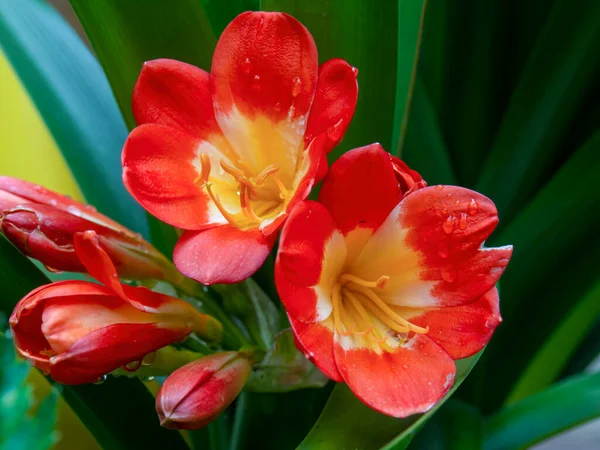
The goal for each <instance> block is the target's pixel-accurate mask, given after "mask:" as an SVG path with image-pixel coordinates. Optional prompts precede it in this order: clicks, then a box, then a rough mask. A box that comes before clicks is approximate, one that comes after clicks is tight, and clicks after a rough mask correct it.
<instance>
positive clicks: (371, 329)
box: [343, 289, 387, 344]
mask: <svg viewBox="0 0 600 450" xmlns="http://www.w3.org/2000/svg"><path fill="white" fill-rule="evenodd" d="M343 292H344V295H345V296H346V297H347V298H348V299H349V300H350V302H351V304H352V306H353V307H354V309H355V310H356V311H357V312H358V316H357V317H356V319H358V320H357V321H359V322H361V326H367V327H368V328H367V329H366V330H365V331H364V334H365V336H366V337H367V338H368V339H369V341H371V342H373V343H375V344H382V343H383V342H385V341H386V340H387V336H383V337H381V333H379V330H377V328H376V327H375V324H374V323H373V321H372V320H371V318H370V317H369V313H368V312H367V311H366V310H365V308H364V307H363V305H362V303H361V302H360V300H359V299H358V298H357V297H356V296H355V295H354V294H353V293H352V292H350V291H348V290H347V289H344V291H343ZM369 324H370V325H369ZM369 333H371V334H372V335H373V337H374V338H375V340H373V338H372V337H371V336H370V335H369ZM377 334H379V336H380V337H381V339H380V340H377Z"/></svg>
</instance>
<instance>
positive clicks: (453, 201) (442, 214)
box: [352, 186, 512, 308]
mask: <svg viewBox="0 0 600 450" xmlns="http://www.w3.org/2000/svg"><path fill="white" fill-rule="evenodd" d="M497 223H498V215H497V211H496V207H495V206H494V204H493V202H492V201H491V200H489V199H488V198H486V197H484V196H483V195H481V194H479V193H477V192H474V191H470V190H468V189H464V188H459V187H454V186H445V187H442V186H437V187H426V188H423V189H419V190H417V191H415V192H413V193H411V194H410V195H408V196H406V197H405V198H404V199H403V200H402V202H401V203H400V204H399V205H398V206H397V207H396V208H395V209H394V210H393V211H392V212H391V213H390V215H389V216H388V218H387V219H386V221H385V222H384V223H383V224H382V225H381V227H379V229H378V230H377V232H376V233H375V234H374V235H373V236H372V237H371V238H370V239H369V241H368V243H367V244H366V245H365V247H364V249H363V250H362V252H361V254H360V255H359V256H358V258H357V259H356V261H355V262H354V265H353V269H352V270H353V273H354V274H356V275H358V276H360V277H362V278H363V279H377V278H379V277H380V276H382V275H387V276H389V277H390V280H389V283H388V284H387V286H386V287H385V289H382V290H381V292H380V295H381V296H382V297H385V298H387V300H388V301H390V302H392V303H395V304H397V305H399V306H410V307H417V308H428V307H439V306H457V305H462V304H466V303H470V302H473V301H475V300H477V299H478V298H479V297H481V296H482V295H484V294H485V293H486V292H488V291H489V290H490V289H492V288H493V287H494V285H495V284H496V282H497V281H498V279H499V278H500V275H501V274H502V272H503V271H504V269H505V267H506V265H507V264H508V261H509V258H510V255H511V253H512V247H510V246H507V247H499V248H482V244H483V242H484V240H485V239H486V238H487V237H488V236H489V235H490V233H491V232H492V230H493V229H494V228H495V226H496V224H497Z"/></svg>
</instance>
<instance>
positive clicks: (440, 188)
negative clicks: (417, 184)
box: [435, 184, 444, 191]
mask: <svg viewBox="0 0 600 450" xmlns="http://www.w3.org/2000/svg"><path fill="white" fill-rule="evenodd" d="M435 188H436V189H437V190H438V191H442V190H443V189H444V186H443V185H441V184H438V185H437V186H436V187H435Z"/></svg>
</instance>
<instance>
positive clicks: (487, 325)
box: [485, 320, 492, 328]
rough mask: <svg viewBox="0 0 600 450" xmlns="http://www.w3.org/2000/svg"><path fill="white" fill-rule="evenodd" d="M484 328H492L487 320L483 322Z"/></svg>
mask: <svg viewBox="0 0 600 450" xmlns="http://www.w3.org/2000/svg"><path fill="white" fill-rule="evenodd" d="M485 327H486V328H492V324H491V323H490V321H489V320H486V321H485Z"/></svg>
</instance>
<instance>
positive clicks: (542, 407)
mask: <svg viewBox="0 0 600 450" xmlns="http://www.w3.org/2000/svg"><path fill="white" fill-rule="evenodd" d="M598 416H600V373H596V374H591V375H582V376H579V377H573V378H571V379H569V380H567V381H565V382H563V383H560V384H557V385H555V386H553V387H551V388H549V389H547V390H545V391H543V392H540V393H539V394H536V395H533V396H531V397H529V398H526V399H524V400H521V401H520V402H518V403H515V404H514V405H510V406H507V407H505V408H503V409H502V410H500V411H499V412H498V413H497V414H495V415H494V416H492V417H491V418H490V419H489V420H488V421H487V423H486V427H485V446H484V448H485V450H504V449H506V450H516V449H524V448H529V447H531V446H532V445H533V444H535V443H536V442H540V441H542V440H544V439H546V438H548V437H550V436H553V435H555V434H558V433H560V432H561V431H564V430H566V429H569V428H572V427H574V426H576V425H579V424H581V423H583V422H585V421H588V420H591V419H594V418H596V417H598Z"/></svg>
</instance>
